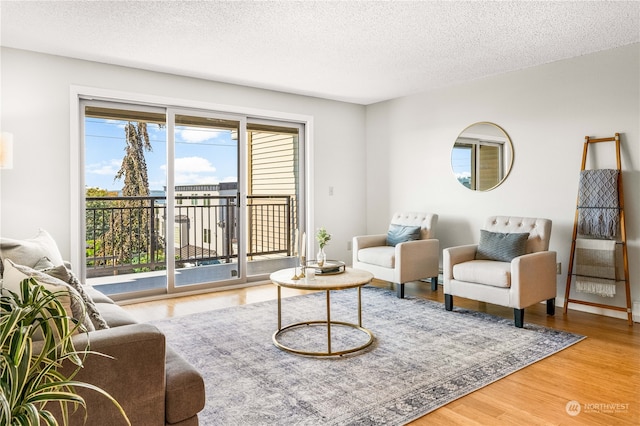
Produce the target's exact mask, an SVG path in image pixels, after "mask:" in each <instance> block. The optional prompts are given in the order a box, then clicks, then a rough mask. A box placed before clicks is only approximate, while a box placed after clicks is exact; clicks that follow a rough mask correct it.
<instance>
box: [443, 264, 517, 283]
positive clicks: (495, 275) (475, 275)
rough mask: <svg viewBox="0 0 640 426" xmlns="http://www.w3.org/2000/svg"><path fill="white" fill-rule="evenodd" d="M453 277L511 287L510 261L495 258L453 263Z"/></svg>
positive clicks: (458, 279) (459, 279) (460, 279)
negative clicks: (498, 260) (499, 260)
mask: <svg viewBox="0 0 640 426" xmlns="http://www.w3.org/2000/svg"><path fill="white" fill-rule="evenodd" d="M453 279H454V280H456V281H466V282H470V283H478V284H485V285H490V286H493V287H505V288H509V287H511V263H509V262H497V261H495V260H470V261H468V262H463V263H458V264H456V265H453Z"/></svg>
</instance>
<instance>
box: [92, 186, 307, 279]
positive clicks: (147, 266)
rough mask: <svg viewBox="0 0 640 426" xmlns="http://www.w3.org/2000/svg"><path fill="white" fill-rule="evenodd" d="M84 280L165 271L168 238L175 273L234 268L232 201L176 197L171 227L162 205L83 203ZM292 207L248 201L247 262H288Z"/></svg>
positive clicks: (154, 199) (112, 200) (155, 201)
mask: <svg viewBox="0 0 640 426" xmlns="http://www.w3.org/2000/svg"><path fill="white" fill-rule="evenodd" d="M85 201H86V217H85V218H86V243H87V245H86V271H87V272H86V274H87V278H93V277H99V276H108V275H119V274H129V273H136V272H146V271H155V270H162V269H166V253H167V247H166V244H167V232H171V233H172V234H173V239H174V251H175V265H176V268H182V267H188V266H197V265H210V264H218V263H231V262H237V257H238V235H240V234H239V232H238V205H237V197H235V196H181V197H175V205H173V206H172V207H171V208H173V211H174V223H173V224H167V200H166V197H164V196H149V197H86V199H85ZM295 207H296V206H295V201H294V197H292V196H289V195H282V196H279V195H271V196H260V195H253V196H248V197H247V218H248V221H247V222H248V229H247V230H246V231H247V232H246V235H247V239H246V240H247V259H248V260H253V259H266V258H270V257H274V256H281V257H282V256H293V255H295V249H294V230H295V229H296V220H295V216H296V214H295Z"/></svg>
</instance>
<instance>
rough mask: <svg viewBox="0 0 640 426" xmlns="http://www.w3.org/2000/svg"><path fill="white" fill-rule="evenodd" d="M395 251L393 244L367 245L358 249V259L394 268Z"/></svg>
mask: <svg viewBox="0 0 640 426" xmlns="http://www.w3.org/2000/svg"><path fill="white" fill-rule="evenodd" d="M395 253H396V249H395V247H391V246H378V247H367V248H363V249H361V250H358V261H360V262H363V263H369V264H371V265H378V266H382V267H383V268H392V269H393V268H394V267H395V263H396V255H395Z"/></svg>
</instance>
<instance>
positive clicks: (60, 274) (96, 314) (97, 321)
mask: <svg viewBox="0 0 640 426" xmlns="http://www.w3.org/2000/svg"><path fill="white" fill-rule="evenodd" d="M42 272H44V273H46V274H48V275H51V276H52V277H55V278H57V279H59V280H61V281H63V282H65V283H66V284H67V285H69V286H70V287H71V288H73V289H74V290H75V291H76V292H77V293H78V294H79V295H80V297H81V298H82V301H83V302H84V307H85V310H86V311H87V315H88V317H89V319H90V320H91V323H92V325H93V327H94V329H95V330H104V329H107V328H109V324H107V322H106V321H105V320H104V318H103V317H102V315H101V314H100V311H99V310H98V307H97V306H96V304H95V303H94V302H93V299H91V296H89V294H88V293H87V292H86V291H85V289H84V285H83V284H82V283H81V282H80V280H78V277H76V275H75V274H74V273H73V272H72V271H71V270H69V269H67V267H66V266H64V265H59V266H56V267H54V268H50V269H46V270H44V271H42Z"/></svg>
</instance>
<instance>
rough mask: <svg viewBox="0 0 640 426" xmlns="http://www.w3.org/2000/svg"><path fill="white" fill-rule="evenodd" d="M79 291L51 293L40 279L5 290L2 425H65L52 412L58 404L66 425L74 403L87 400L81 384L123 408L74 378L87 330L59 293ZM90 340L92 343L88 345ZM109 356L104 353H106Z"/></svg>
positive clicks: (1, 308)
mask: <svg viewBox="0 0 640 426" xmlns="http://www.w3.org/2000/svg"><path fill="white" fill-rule="evenodd" d="M67 294H69V295H70V296H71V297H78V295H77V294H73V293H67V292H51V291H49V290H47V289H46V288H45V287H44V286H42V285H40V284H39V283H38V282H37V281H36V280H35V279H33V278H29V279H25V280H23V281H22V282H21V283H20V291H19V293H14V292H11V291H7V290H3V293H2V295H1V297H0V349H1V352H0V424H1V425H11V426H14V425H16V426H18V425H20V426H22V425H25V426H30V425H40V424H45V425H48V426H56V425H59V423H58V420H57V419H56V418H55V416H54V414H53V413H52V412H51V411H50V409H51V408H52V406H53V405H57V406H58V408H59V412H60V413H61V417H62V418H61V421H62V424H63V425H67V424H68V423H69V413H70V411H69V408H70V407H69V406H71V407H72V408H73V409H74V410H76V409H78V408H80V407H82V408H83V409H84V410H85V411H86V404H85V401H84V399H83V398H82V397H81V396H80V395H78V394H77V393H76V392H75V388H76V387H83V388H87V389H92V390H94V391H96V392H99V393H100V394H102V395H104V396H105V397H106V398H108V399H109V400H111V401H112V402H113V404H114V405H115V406H116V407H117V408H118V409H119V410H120V412H121V413H122V416H123V418H124V419H125V420H126V422H127V423H128V424H131V423H130V422H129V420H128V418H127V416H126V414H125V412H124V410H123V409H122V407H121V406H120V404H118V402H117V401H116V400H115V399H113V397H111V396H110V395H109V394H108V393H107V392H105V391H104V390H103V389H101V388H99V387H97V386H94V385H92V384H90V383H84V382H80V381H76V380H74V377H75V376H76V374H77V373H78V371H79V370H80V368H82V365H83V362H84V358H85V356H86V355H87V354H96V353H95V352H91V351H89V350H88V347H86V348H83V349H82V350H78V349H76V347H75V345H74V342H73V339H72V338H73V336H74V335H75V334H77V333H78V332H86V331H85V330H84V329H83V327H82V325H81V324H79V323H78V321H77V320H75V319H73V318H72V317H70V316H69V315H68V314H67V312H66V310H65V308H64V306H63V305H62V303H61V302H60V300H59V298H58V297H59V296H62V295H67ZM87 345H88V344H87ZM103 356H104V355H103ZM67 363H71V364H70V365H73V366H74V368H73V369H72V371H71V373H69V374H66V375H65V374H63V371H62V367H63V364H67Z"/></svg>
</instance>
